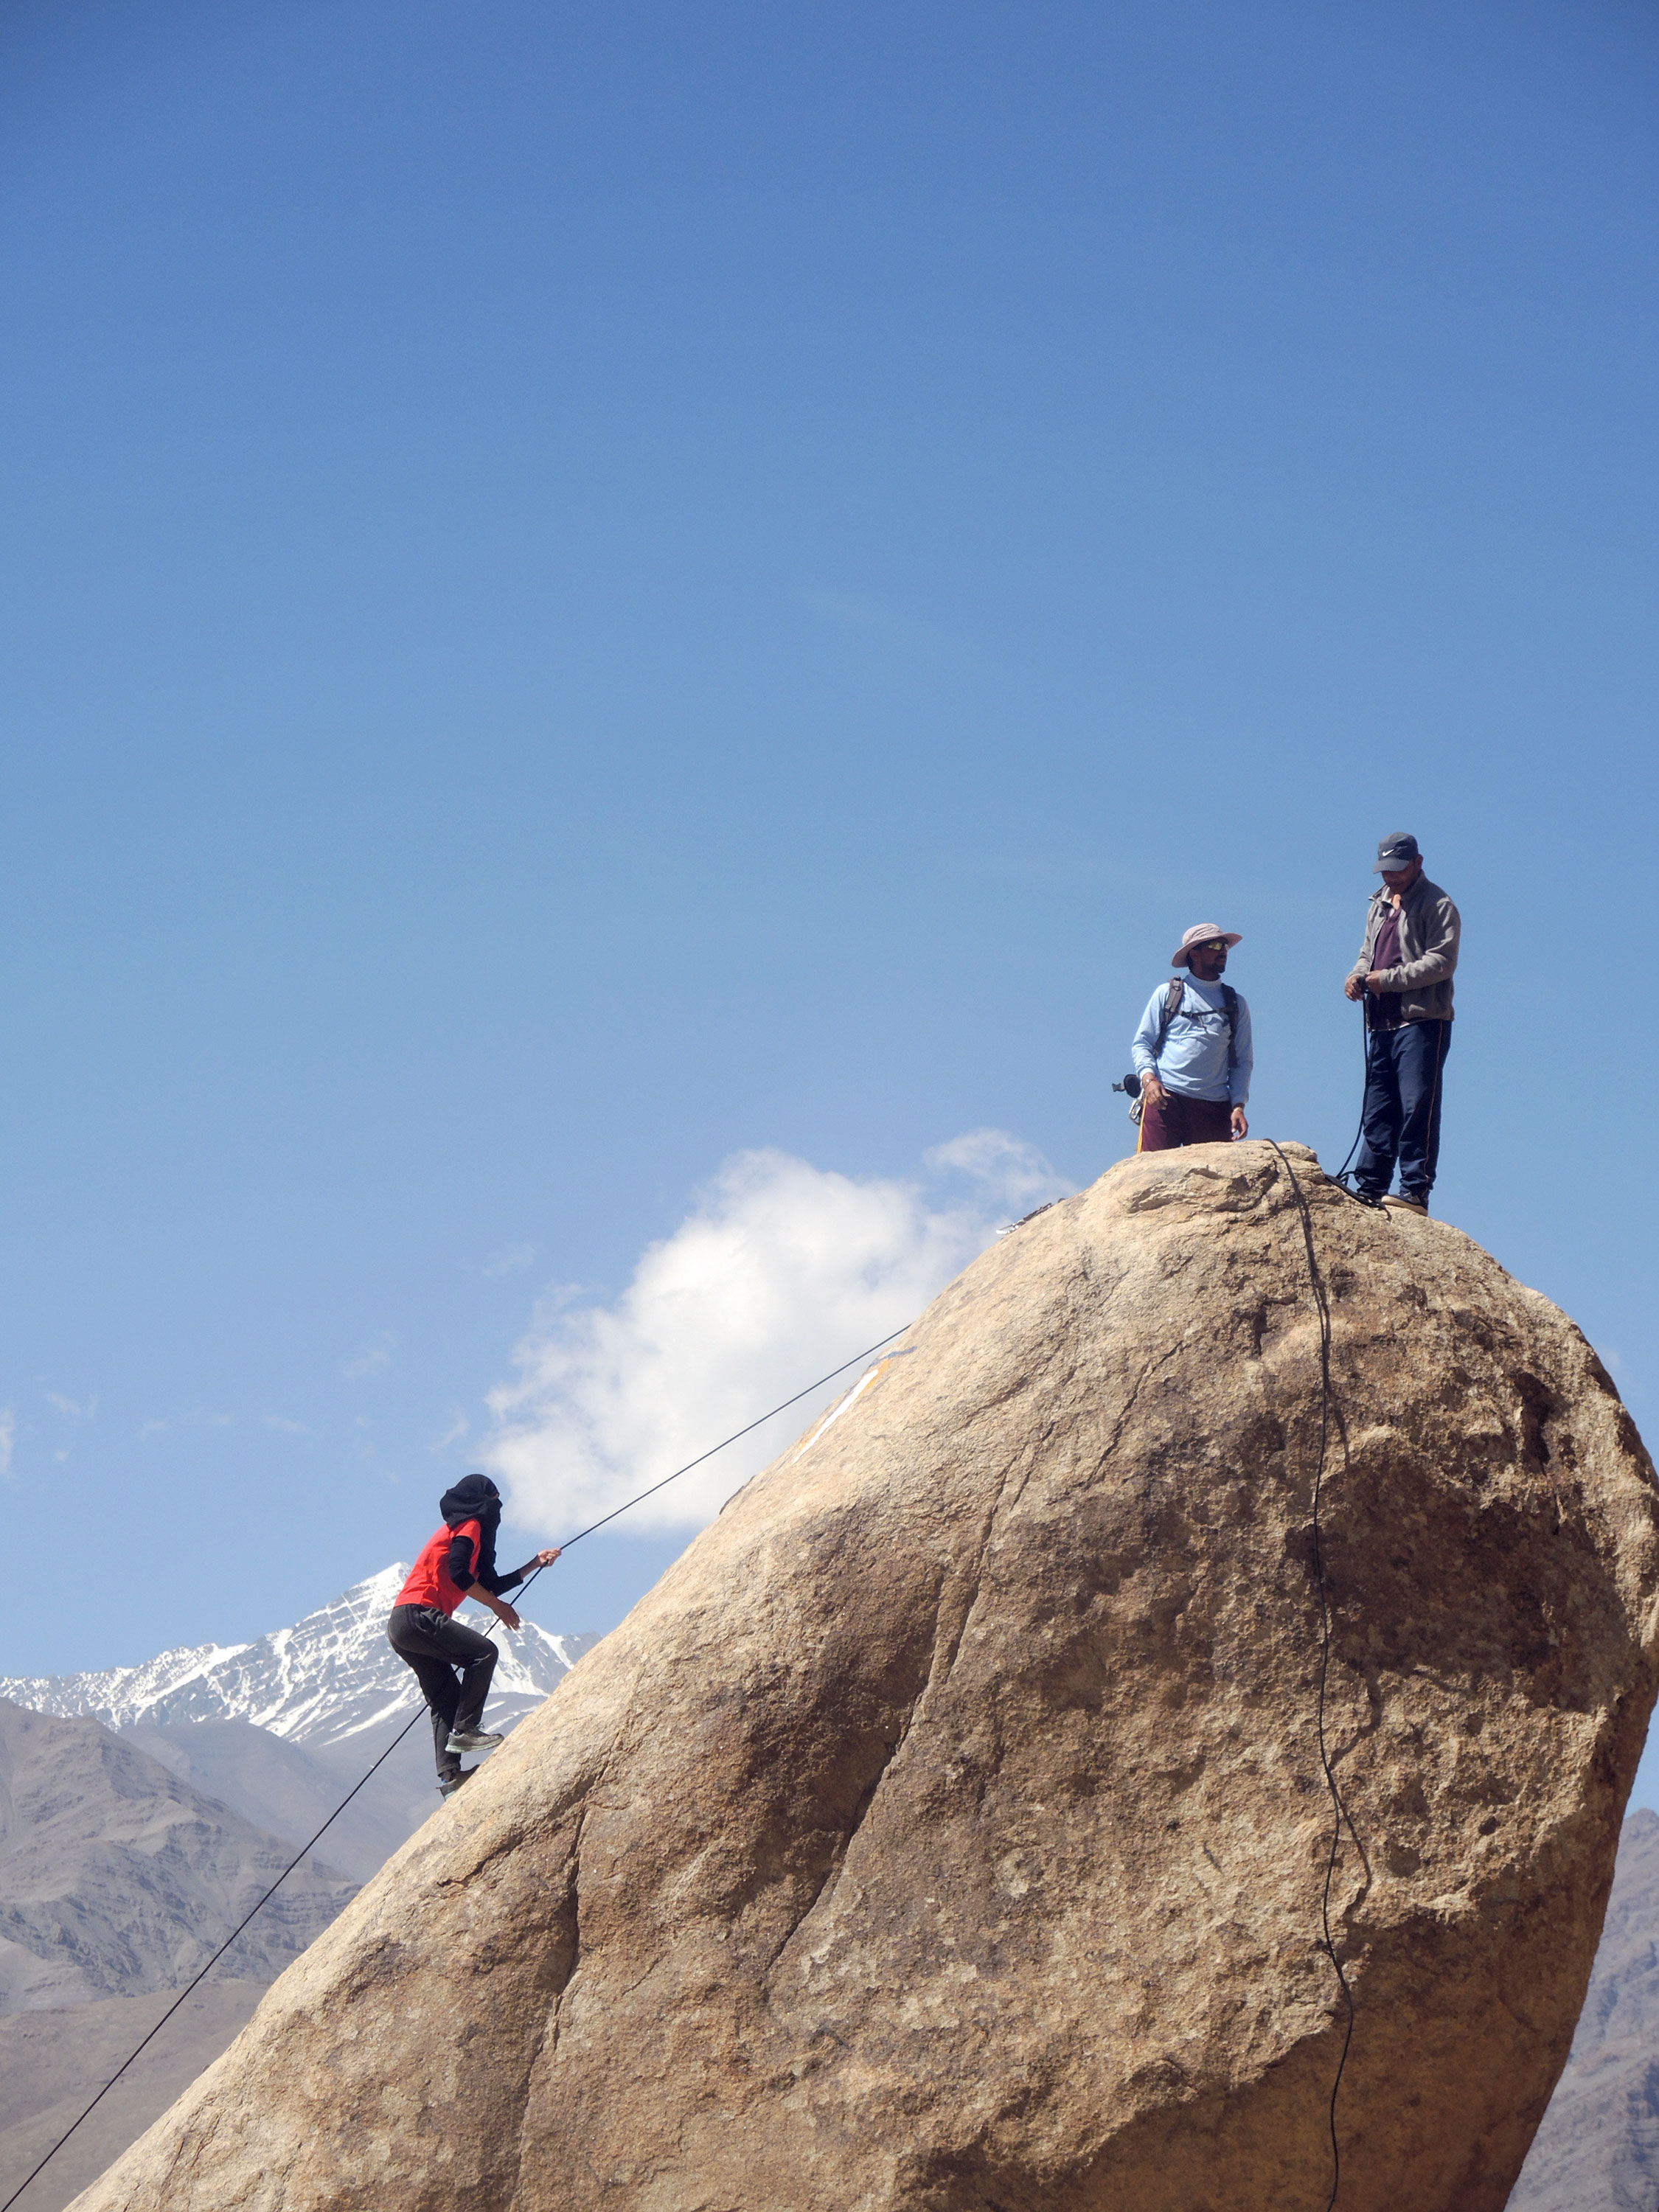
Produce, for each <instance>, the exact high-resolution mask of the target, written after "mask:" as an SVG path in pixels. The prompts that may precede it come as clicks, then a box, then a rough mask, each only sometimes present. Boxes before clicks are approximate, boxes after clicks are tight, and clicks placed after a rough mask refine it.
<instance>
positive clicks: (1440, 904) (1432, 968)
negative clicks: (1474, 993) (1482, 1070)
mask: <svg viewBox="0 0 1659 2212" xmlns="http://www.w3.org/2000/svg"><path fill="white" fill-rule="evenodd" d="M1390 896H1391V894H1390V892H1389V888H1388V886H1387V884H1379V885H1378V887H1377V889H1376V890H1375V891H1373V892H1372V894H1371V902H1370V906H1369V907H1368V908H1366V909H1365V941H1364V944H1363V945H1361V946H1360V948H1359V957H1358V960H1356V961H1355V962H1354V963H1353V966H1352V968H1351V969H1349V970H1348V973H1349V974H1350V975H1360V976H1364V975H1370V971H1371V948H1372V946H1373V945H1375V944H1376V933H1377V932H1378V930H1380V929H1381V928H1382V927H1383V917H1384V915H1386V914H1387V912H1388V909H1389V898H1390ZM1462 929H1463V925H1462V921H1460V920H1459V918H1458V913H1457V908H1455V906H1454V905H1453V904H1452V902H1451V901H1450V900H1449V898H1448V897H1447V896H1446V894H1445V893H1444V891H1443V890H1441V888H1440V886H1439V884H1431V882H1430V881H1429V879H1428V878H1427V877H1426V876H1419V878H1418V879H1417V881H1416V882H1415V883H1414V884H1413V885H1412V887H1411V889H1410V890H1408V891H1407V894H1406V896H1405V897H1404V899H1403V900H1402V901H1401V907H1400V951H1401V963H1400V965H1399V967H1397V968H1389V969H1384V970H1383V989H1384V990H1385V991H1398V992H1399V993H1400V994H1401V1000H1400V1012H1401V1017H1402V1018H1404V1019H1405V1020H1407V1021H1408V1022H1449V1020H1450V1019H1451V1018H1452V980H1451V979H1452V970H1453V969H1454V968H1455V967H1456V965H1457V940H1458V939H1459V937H1460V936H1461V935H1462Z"/></svg>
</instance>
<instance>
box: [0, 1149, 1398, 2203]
mask: <svg viewBox="0 0 1659 2212" xmlns="http://www.w3.org/2000/svg"><path fill="white" fill-rule="evenodd" d="M1267 1142H1268V1143H1269V1144H1270V1145H1272V1146H1273V1150H1274V1152H1279V1146H1278V1145H1277V1143H1275V1142H1274V1139H1273V1138H1272V1137H1269V1138H1268V1139H1267ZM1279 1165H1280V1166H1281V1167H1282V1168H1283V1169H1284V1170H1285V1176H1286V1179H1287V1180H1288V1182H1289V1183H1290V1186H1291V1195H1292V1196H1293V1197H1294V1198H1295V1200H1296V1206H1297V1212H1298V1213H1299V1214H1300V1215H1301V1217H1302V1237H1303V1242H1304V1244H1305V1245H1306V1247H1307V1251H1308V1279H1309V1281H1310V1284H1311V1285H1312V1286H1313V1298H1314V1309H1315V1311H1316V1313H1317V1315H1318V1316H1319V1456H1318V1458H1317V1459H1316V1462H1315V1463H1314V1480H1313V1569H1314V1582H1315V1584H1316V1587H1317V1589H1318V1591H1319V1701H1318V1705H1317V1709H1316V1735H1317V1736H1318V1740H1319V1765H1320V1769H1321V1771H1322V1773H1323V1775H1324V1777H1325V1787H1326V1788H1327V1790H1329V1792H1330V1796H1331V1848H1330V1850H1329V1851H1328V1853H1327V1855H1326V1859H1325V1887H1324V1890H1323V1893H1322V1896H1321V1899H1320V1905H1319V1916H1320V1925H1321V1927H1322V1929H1323V1931H1324V1944H1323V1948H1324V1952H1325V1955H1326V1956H1327V1958H1328V1959H1329V1960H1330V1962H1331V1968H1332V1971H1333V1972H1334V1974H1335V1976H1336V1978H1337V1983H1338V1985H1339V1987H1340V1990H1341V1991H1342V2002H1343V2003H1344V2005H1345V2006H1346V2010H1347V2022H1346V2027H1345V2028H1344V2030H1343V2035H1342V2052H1341V2056H1340V2057H1339V2058H1338V2060H1337V2062H1336V2073H1335V2075H1334V2079H1333V2081H1332V2082H1331V2103H1330V2133H1331V2193H1330V2195H1329V2196H1328V2197H1327V2198H1326V2200H1325V2212H1334V2206H1335V2203H1336V2192H1337V2189H1338V2187H1339V2185H1340V2182H1341V2179H1342V2149H1341V2145H1340V2142H1338V2140H1337V2132H1336V2100H1337V2095H1338V2093H1339V2091H1340V2089H1341V2087H1342V2075H1343V2072H1344V2069H1346V2066H1347V2063H1348V2048H1349V2045H1351V2044H1352V2041H1353V2021H1354V2008H1353V1991H1352V1989H1350V1987H1349V1986H1348V1977H1347V1975H1346V1973H1345V1972H1344V1971H1343V1966H1342V1961H1341V1960H1340V1959H1339V1958H1338V1956H1337V1954H1336V1939H1335V1937H1334V1936H1333V1935H1332V1933H1331V1884H1332V1883H1333V1882H1334V1881H1335V1879H1336V1862H1337V1857H1338V1855H1339V1854H1340V1851H1341V1849H1342V1830H1343V1827H1344V1825H1345V1824H1346V1826H1347V1828H1348V1831H1349V1832H1350V1834H1352V1832H1353V1822H1352V1820H1351V1819H1350V1817H1349V1814H1348V1811H1347V1808H1346V1806H1345V1805H1344V1804H1343V1802H1342V1793H1341V1791H1340V1790H1339V1789H1338V1788H1337V1786H1336V1775H1335V1772H1334V1770H1333V1768H1332V1765H1331V1755H1330V1751H1329V1748H1328V1746H1327V1743H1326V1741H1325V1692H1326V1685H1327V1683H1328V1680H1329V1677H1330V1671H1331V1607H1330V1598H1329V1595H1328V1591H1327V1589H1326V1587H1325V1559H1324V1553H1323V1551H1322V1547H1321V1544H1320V1539H1319V1506H1320V1498H1321V1493H1322V1489H1323V1486H1324V1480H1325V1451H1326V1446H1327V1444H1328V1441H1329V1437H1330V1419H1331V1309H1330V1302H1329V1300H1328V1298H1327V1297H1326V1295H1325V1285H1324V1283H1323V1282H1322V1279H1321V1277H1320V1273H1319V1261H1318V1256H1317V1255H1316V1253H1315V1250H1314V1237H1313V1217H1312V1216H1311V1215H1310V1212H1309V1211H1308V1201H1307V1200H1306V1198H1305V1197H1304V1195H1303V1191H1302V1186H1301V1184H1300V1183H1299V1182H1297V1179H1296V1170H1295V1169H1294V1168H1293V1167H1292V1166H1291V1164H1290V1162H1289V1161H1288V1160H1287V1159H1286V1158H1285V1155H1284V1153H1283V1152H1279ZM1358 1841H1359V1838H1358V1836H1355V1837H1354V1842H1355V1844H1356V1845H1357V1844H1358ZM0 2212H4V2208H3V2207H0Z"/></svg>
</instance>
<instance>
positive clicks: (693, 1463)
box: [0, 1322, 910, 2212]
mask: <svg viewBox="0 0 1659 2212" xmlns="http://www.w3.org/2000/svg"><path fill="white" fill-rule="evenodd" d="M909 1326H910V1324H909V1322H905V1324H904V1327H903V1328H896V1329H894V1330H892V1331H891V1333H890V1334H888V1335H886V1336H884V1337H883V1338H882V1339H881V1340H880V1342H879V1343H877V1344H872V1345H871V1346H869V1348H868V1350H866V1351H864V1352H854V1354H853V1357H852V1358H850V1359H843V1360H842V1363H841V1365H840V1366H839V1367H832V1368H831V1369H830V1370H829V1373H828V1374H827V1375H820V1376H819V1377H818V1379H817V1382H816V1383H807V1384H806V1385H805V1388H804V1389H799V1390H797V1391H796V1392H795V1394H794V1395H793V1397H789V1398H786V1399H785V1400H784V1401H783V1402H782V1403H781V1405H777V1406H774V1407H772V1408H771V1410H770V1411H769V1412H768V1413H762V1414H761V1415H760V1416H759V1417H758V1418H757V1419H755V1420H752V1421H750V1423H749V1424H748V1425H747V1426H746V1427H744V1428H741V1429H734V1430H733V1431H732V1434H731V1435H730V1436H729V1437H721V1438H720V1442H719V1443H717V1444H710V1446H709V1447H708V1450H707V1451H706V1452H699V1453H698V1455H697V1456H696V1459H689V1460H687V1462H685V1465H684V1467H677V1468H675V1469H674V1472H673V1473H672V1474H665V1475H664V1477H663V1479H662V1480H661V1481H660V1482H653V1484H652V1486H651V1487H650V1488H649V1490H642V1491H641V1492H640V1493H639V1496H638V1497H637V1498H629V1499H628V1500H627V1502H626V1504H622V1505H618V1506H617V1507H616V1508H615V1509H614V1510H612V1511H611V1512H609V1513H605V1514H602V1515H601V1516H600V1517H599V1519H598V1520H597V1521H593V1522H589V1524H588V1526H587V1527H586V1528H579V1529H578V1530H577V1532H576V1534H574V1536H567V1537H566V1539H565V1541H564V1542H563V1543H562V1544H561V1545H560V1547H559V1549H560V1551H561V1552H562V1553H563V1552H568V1550H569V1549H570V1547H571V1546H572V1545H573V1544H580V1542H581V1541H582V1539H583V1537H584V1536H591V1535H592V1534H593V1533H594V1531H595V1530H596V1529H599V1528H604V1527H605V1524H606V1522H611V1521H614V1520H615V1519H616V1518H617V1515H618V1514H620V1513H627V1512H629V1511H630V1510H632V1508H633V1507H635V1505H641V1504H644V1502H645V1500H646V1499H647V1498H654V1497H655V1496H656V1494H657V1492H659V1490H666V1489H667V1487H668V1486H669V1484H670V1483H671V1482H678V1480H679V1479H680V1477H681V1476H682V1475H683V1474H690V1472H691V1470H692V1468H696V1467H701V1466H702V1464H703V1462H704V1461H705V1460H711V1459H713V1458H714V1455H715V1453H716V1452H723V1451H724V1450H725V1449H726V1446H727V1445H728V1444H735V1443H740V1442H741V1441H742V1439H743V1438H744V1437H747V1436H751V1435H752V1434H753V1433H754V1431H756V1430H757V1429H758V1428H761V1427H763V1426H764V1425H765V1424H766V1423H767V1422H768V1421H769V1420H771V1419H773V1418H774V1417H775V1415H776V1414H779V1413H787V1411H788V1409H789V1407H791V1406H794V1405H799V1402H800V1401H801V1400H802V1399H803V1398H810V1397H811V1395H812V1393H813V1391H815V1390H821V1389H823V1386H824V1384H825V1383H833V1382H834V1381H835V1379H836V1376H837V1375H844V1374H845V1373H846V1372H847V1370H848V1368H849V1367H856V1366H857V1365H858V1364H859V1362H860V1359H868V1358H870V1357H871V1356H872V1353H874V1352H880V1351H881V1350H882V1349H883V1348H884V1346H887V1345H890V1343H891V1342H892V1341H893V1339H894V1337H896V1336H902V1335H903V1334H904V1330H905V1329H907V1328H909ZM545 1571H546V1570H545V1569H544V1568H542V1567H538V1568H537V1569H536V1570H535V1572H534V1573H533V1574H530V1575H527V1576H526V1577H525V1583H524V1588H523V1589H521V1590H520V1592H519V1595H520V1597H522V1596H523V1595H525V1592H526V1591H527V1590H528V1589H529V1588H530V1585H531V1584H532V1583H533V1582H534V1581H535V1579H536V1576H537V1575H539V1574H543V1573H544V1572H545ZM484 1634H485V1635H486V1636H493V1635H494V1634H495V1622H494V1621H492V1622H491V1623H490V1625H489V1627H488V1628H487V1629H486V1630H485V1631H484ZM425 1714H426V1708H425V1706H424V1705H422V1706H420V1707H419V1708H418V1709H417V1710H416V1712H415V1714H414V1716H413V1717H412V1718H411V1719H410V1722H409V1724H408V1726H407V1727H405V1728H404V1729H399V1731H398V1734H397V1735H395V1736H394V1737H393V1738H392V1741H391V1742H390V1743H389V1744H387V1746H386V1749H385V1750H384V1751H383V1752H382V1753H380V1757H379V1758H378V1759H376V1760H375V1761H374V1765H372V1766H371V1767H370V1768H369V1769H368V1772H367V1773H366V1774H365V1775H364V1776H363V1777H362V1781H359V1782H356V1783H355V1784H353V1785H352V1787H351V1788H350V1789H349V1790H347V1792H346V1794H345V1796H343V1798H342V1799H341V1800H340V1802H339V1803H338V1804H337V1806H336V1807H335V1808H334V1810H333V1811H332V1812H331V1814H329V1816H328V1818H327V1820H325V1821H324V1823H323V1825H322V1826H321V1827H320V1828H319V1829H318V1831H317V1832H316V1834H315V1835H314V1836H313V1837H312V1838H311V1839H310V1841H309V1842H307V1843H305V1844H301V1847H300V1849H299V1850H297V1851H296V1852H295V1855H294V1857H292V1858H291V1859H290V1860H289V1863H288V1864H287V1865H286V1866H285V1867H284V1868H283V1870H282V1872H281V1874H279V1875H277V1877H276V1881H273V1882H272V1883H271V1885H270V1888H269V1889H268V1890H266V1892H265V1893H264V1896H263V1897H261V1898H260V1899H258V1903H257V1904H255V1905H252V1907H251V1908H250V1910H249V1911H246V1913H244V1914H243V1916H242V1917H241V1918H240V1920H239V1921H238V1922H237V1923H236V1925H235V1927H234V1928H233V1929H231V1931H230V1933H229V1935H228V1936H226V1938H225V1940H224V1942H222V1944H221V1945H220V1946H219V1948H218V1949H217V1950H216V1952H215V1953H214V1954H213V1956H212V1957H211V1958H210V1960H208V1962H207V1964H206V1966H204V1967H203V1968H202V1971H201V1972H200V1973H198V1974H197V1976H196V1978H195V1979H194V1980H193V1981H191V1982H188V1983H186V1984H185V1987H184V1988H183V1989H182V1990H179V1994H178V1996H176V1997H175V1998H174V1999H173V2002H172V2003H171V2004H170V2005H169V2006H168V2007H167V2010H166V2011H165V2012H164V2013H163V2014H162V2015H161V2018H160V2020H158V2021H156V2023H155V2027H152V2028H151V2030H150V2031H149V2034H148V2035H147V2036H145V2037H144V2039H143V2042H142V2043H139V2044H138V2045H137V2046H136V2047H135V2048H134V2050H133V2051H132V2052H131V2055H130V2056H129V2057H126V2058H125V2059H123V2060H122V2062H121V2063H120V2065H119V2066H118V2067H117V2068H116V2069H115V2071H114V2073H113V2074H112V2075H110V2077H109V2079H108V2081H106V2082H105V2084H104V2086H103V2087H102V2088H101V2089H100V2091H99V2092H98V2094H97V2095H96V2096H95V2097H94V2099H93V2100H92V2102H91V2104H89V2105H88V2106H87V2108H86V2110H85V2111H84V2112H82V2113H81V2114H80V2116H79V2118H76V2119H74V2120H71V2121H70V2124H69V2125H68V2127H66V2128H65V2129H64V2132H63V2134H62V2135H61V2136H58V2140H57V2142H55V2143H53V2145H52V2148H51V2149H50V2150H49V2151H48V2152H47V2153H46V2156H45V2157H44V2158H43V2159H42V2160H40V2164H39V2166H35V2167H34V2168H33V2171H32V2172H30V2173H28V2174H27V2175H26V2176H25V2177H24V2179H23V2180H22V2181H21V2182H20V2183H19V2185H17V2187H16V2188H15V2189H14V2190H13V2191H12V2192H11V2195H10V2196H9V2197H7V2199H6V2201H5V2203H3V2204H0V2212H11V2208H12V2206H13V2205H14V2204H15V2203H16V2202H17V2200H18V2198H19V2197H21V2195H22V2194H23V2191H25V2190H26V2189H27V2187H28V2186H29V2184H30V2183H31V2182H32V2181H33V2180H34V2179H35V2177H36V2176H37V2175H38V2174H41V2173H44V2172H45V2171H46V2167H47V2166H50V2165H51V2163H52V2160H53V2159H55V2158H56V2157H57V2155H58V2152H59V2151H60V2150H62V2148H64V2144H65V2143H66V2142H68V2141H69V2139H70V2136H72V2135H73V2134H74V2133H75V2130H76V2128H78V2127H79V2126H80V2124H81V2122H82V2120H84V2119H87V2118H90V2116H91V2115H92V2113H93V2112H95V2111H96V2110H97V2108H98V2106H100V2104H101V2103H102V2102H103V2100H104V2099H105V2098H106V2096H108V2094H109V2093H110V2091H111V2090H112V2088H113V2087H115V2085H116V2083H117V2082H118V2081H119V2080H120V2078H121V2076H122V2075H124V2074H125V2072H126V2070H127V2069H128V2068H129V2067H130V2066H131V2064H132V2063H133V2061H134V2060H135V2059H136V2058H137V2057H138V2055H139V2053H140V2052H141V2051H143V2050H144V2048H145V2047H146V2045H149V2044H150V2043H152V2042H154V2040H155V2038H156V2037H157V2036H158V2035H159V2034H160V2033H161V2030H162V2029H163V2028H164V2027H166V2026H167V2022H168V2021H170V2020H171V2019H172V2018H173V2014H174V2013H176V2012H177V2011H178V2009H179V2006H180V2005H181V2004H183V2003H184V2002H185V1998H186V1997H188V1996H190V1994H191V1991H192V1990H196V1989H198V1988H199V1987H200V1986H201V1984H202V1983H204V1981H205V1980H206V1979H207V1978H208V1976H209V1975H210V1973H211V1972H213V1969H214V1968H215V1966H217V1965H218V1963H219V1961H220V1960H221V1959H222V1958H223V1957H224V1955H225V1954H226V1952H227V1951H228V1950H229V1948H230V1947H231V1945H232V1944H233V1943H234V1942H235V1941H236V1938H237V1937H238V1936H240V1934H241V1932H242V1930H243V1929H245V1928H246V1926H247V1924H248V1923H249V1922H250V1921H251V1920H252V1918H253V1917H254V1916H255V1914H257V1913H258V1912H259V1911H261V1910H262V1909H263V1907H264V1906H265V1905H269V1904H270V1900H271V1899H272V1898H273V1897H275V1896H276V1893H277V1891H278V1890H279V1889H280V1888H281V1887H282V1886H283V1883H284V1882H285V1881H287V1880H288V1878H289V1875H291V1874H292V1873H293V1871H294V1869H295V1867H296V1866H298V1865H299V1863H300V1862H301V1859H302V1858H304V1857H305V1855H306V1853H307V1851H308V1850H310V1849H311V1848H312V1845H313V1844H318V1843H320V1842H321V1840H322V1838H324V1837H325V1835H326V1834H327V1833H328V1832H329V1830H330V1829H331V1827H332V1826H334V1823H335V1822H336V1821H337V1820H338V1819H339V1817H340V1815H341V1814H342V1813H343V1812H344V1810H345V1808H346V1807H347V1806H348V1805H349V1803H350V1802H351V1801H352V1799H353V1798H354V1797H355V1796H356V1795H357V1792H358V1791H359V1790H361V1789H362V1787H363V1785H364V1784H365V1783H367V1782H368V1781H369V1780H370V1779H371V1778H373V1777H374V1775H375V1774H376V1773H378V1771H380V1768H381V1767H383V1766H384V1765H386V1761H387V1759H390V1758H391V1756H392V1753H393V1752H394V1751H396V1750H397V1748H398V1745H399V1744H400V1743H402V1742H403V1741H404V1738H405V1737H406V1736H407V1735H409V1733H410V1729H413V1728H414V1727H416V1724H417V1723H419V1722H420V1721H421V1720H422V1719H423V1718H424V1717H425Z"/></svg>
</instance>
